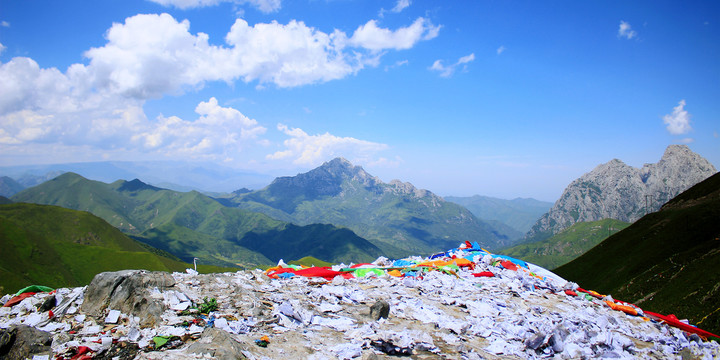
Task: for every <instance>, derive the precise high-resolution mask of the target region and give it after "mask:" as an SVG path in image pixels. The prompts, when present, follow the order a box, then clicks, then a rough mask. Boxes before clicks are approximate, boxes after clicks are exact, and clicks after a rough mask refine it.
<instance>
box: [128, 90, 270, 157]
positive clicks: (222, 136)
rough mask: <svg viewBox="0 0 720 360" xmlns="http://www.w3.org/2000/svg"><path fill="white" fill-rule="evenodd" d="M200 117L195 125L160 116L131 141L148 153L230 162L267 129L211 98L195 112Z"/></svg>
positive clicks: (175, 118)
mask: <svg viewBox="0 0 720 360" xmlns="http://www.w3.org/2000/svg"><path fill="white" fill-rule="evenodd" d="M195 112H196V113H197V114H198V115H200V116H199V117H198V118H197V119H195V120H194V121H188V120H183V119H181V118H179V117H177V116H170V117H163V116H160V117H158V119H157V122H155V123H154V124H151V125H150V126H148V128H147V129H146V131H143V132H140V133H138V134H136V135H134V136H133V137H132V139H131V140H132V141H133V142H134V143H137V144H139V145H140V146H143V147H144V148H145V149H147V150H156V149H157V150H159V151H161V152H162V153H165V154H168V155H170V154H172V155H181V156H187V157H191V158H212V159H218V157H220V159H219V160H223V161H225V160H232V158H233V157H234V156H236V155H237V154H238V153H239V152H240V151H241V149H242V148H243V147H246V146H247V145H248V141H253V140H255V139H258V137H259V136H260V135H262V134H264V133H265V131H266V128H265V127H263V126H260V125H258V122H257V121H256V120H254V119H250V118H248V117H247V116H245V115H243V114H242V113H241V112H240V111H238V110H236V109H233V108H230V107H221V106H219V105H218V101H217V99H215V98H214V97H212V98H210V99H209V100H208V101H206V102H201V103H200V104H198V106H197V107H196V108H195Z"/></svg>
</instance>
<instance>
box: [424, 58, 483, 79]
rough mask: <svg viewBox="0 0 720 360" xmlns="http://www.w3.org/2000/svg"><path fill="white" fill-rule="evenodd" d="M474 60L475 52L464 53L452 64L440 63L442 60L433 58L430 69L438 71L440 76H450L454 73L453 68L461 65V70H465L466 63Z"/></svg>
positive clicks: (455, 68)
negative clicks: (464, 54)
mask: <svg viewBox="0 0 720 360" xmlns="http://www.w3.org/2000/svg"><path fill="white" fill-rule="evenodd" d="M473 60H475V53H472V54H470V55H466V56H463V57H461V58H460V59H458V61H457V62H456V63H454V64H452V65H448V66H445V65H443V63H442V60H435V62H434V63H433V64H432V66H430V70H434V71H437V72H439V73H440V76H442V77H450V76H452V74H454V73H455V70H457V68H458V67H460V66H462V68H463V70H466V65H465V64H467V63H469V62H471V61H473Z"/></svg>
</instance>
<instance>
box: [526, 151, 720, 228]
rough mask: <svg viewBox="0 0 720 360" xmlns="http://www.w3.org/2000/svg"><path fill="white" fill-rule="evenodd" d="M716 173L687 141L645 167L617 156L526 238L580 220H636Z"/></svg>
mask: <svg viewBox="0 0 720 360" xmlns="http://www.w3.org/2000/svg"><path fill="white" fill-rule="evenodd" d="M716 172H717V170H716V169H715V167H714V166H713V165H712V164H711V163H710V162H709V161H707V160H706V159H705V158H703V157H702V156H700V155H698V154H696V153H694V152H692V151H691V150H690V149H689V148H688V147H687V146H686V145H670V146H668V148H667V149H666V150H665V153H664V154H663V156H662V158H661V159H660V161H658V162H657V163H655V164H645V165H644V166H643V167H642V168H641V169H637V168H634V167H632V166H629V165H627V164H625V163H624V162H622V161H620V160H618V159H613V160H611V161H610V162H608V163H605V164H601V165H599V166H597V167H596V168H595V169H593V170H592V171H591V172H589V173H586V174H584V175H583V176H581V177H580V178H578V179H576V180H574V181H573V182H572V183H570V185H568V187H567V188H566V189H565V191H563V194H562V195H561V196H560V199H559V200H558V201H557V202H555V204H554V205H553V207H552V208H551V209H550V210H549V211H548V212H547V213H546V214H544V215H543V216H542V217H541V218H540V219H538V221H537V222H536V223H535V225H534V226H533V228H532V229H531V230H530V231H529V232H528V233H527V234H526V235H525V238H526V239H535V240H542V239H545V238H548V237H550V236H552V235H555V234H557V233H559V232H560V231H562V230H564V229H566V228H568V227H570V226H572V225H573V224H575V223H577V222H587V221H597V220H602V219H607V218H611V219H616V220H621V221H625V222H634V221H635V220H637V219H639V218H641V217H642V216H643V215H645V214H646V213H647V212H654V211H657V210H658V209H660V207H661V206H662V205H663V204H664V203H666V202H667V201H669V200H671V199H672V198H673V197H675V196H677V195H678V194H680V193H681V192H683V191H685V190H687V189H689V188H690V187H692V186H693V185H695V184H697V183H699V182H701V181H703V180H705V179H707V178H708V177H710V176H712V175H713V174H715V173H716ZM646 204H647V208H646ZM543 234H544V235H543Z"/></svg>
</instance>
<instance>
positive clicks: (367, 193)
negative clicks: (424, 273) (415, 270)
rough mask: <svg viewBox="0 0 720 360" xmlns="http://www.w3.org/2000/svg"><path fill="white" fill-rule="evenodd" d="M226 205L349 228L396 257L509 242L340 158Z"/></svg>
mask: <svg viewBox="0 0 720 360" xmlns="http://www.w3.org/2000/svg"><path fill="white" fill-rule="evenodd" d="M224 201H225V202H226V203H228V204H230V203H233V204H236V205H237V206H238V207H240V208H243V209H248V210H252V211H258V212H263V213H265V214H268V215H269V216H272V217H274V218H277V219H282V220H285V221H292V222H294V223H298V224H310V223H324V224H333V225H337V226H343V227H347V228H349V229H351V230H353V231H355V232H356V233H357V234H358V235H360V236H362V237H364V238H366V239H368V240H370V241H372V242H373V243H374V244H376V245H377V246H379V247H380V248H381V249H383V250H384V251H385V252H386V254H388V255H389V256H395V257H396V256H404V255H407V254H428V253H432V252H436V251H442V250H446V249H448V248H452V247H456V246H457V245H458V244H459V243H460V242H463V241H466V240H469V241H477V242H479V243H480V244H483V245H484V246H487V247H489V248H492V249H494V248H498V247H500V246H503V245H505V244H507V243H508V242H509V239H508V238H507V237H505V236H503V235H502V234H500V233H499V232H497V231H496V230H495V229H493V228H492V226H490V225H488V224H487V223H485V222H483V221H481V220H479V219H478V218H477V217H475V216H474V215H473V214H472V213H471V212H470V211H468V210H467V209H465V208H464V207H462V206H460V205H457V204H455V203H452V202H448V201H445V200H444V199H442V198H441V197H439V196H437V195H435V194H433V193H432V192H430V191H427V190H420V189H417V188H415V187H414V186H413V185H411V184H409V183H403V182H400V181H398V180H393V181H391V182H390V183H383V182H382V181H380V180H379V179H378V178H375V177H373V176H371V175H370V174H368V173H367V172H365V170H363V169H362V167H360V166H353V165H352V164H351V163H350V162H348V161H347V160H345V159H342V158H336V159H334V160H332V161H328V162H326V163H325V164H323V165H322V166H320V167H318V168H316V169H313V170H311V171H309V172H307V173H303V174H299V175H297V176H287V177H279V178H276V179H275V180H274V181H273V182H272V183H271V184H270V185H268V186H267V187H265V188H264V189H262V190H258V191H254V192H250V193H245V194H242V193H236V194H234V195H233V197H231V198H228V199H224Z"/></svg>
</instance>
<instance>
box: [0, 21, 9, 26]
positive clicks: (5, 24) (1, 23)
mask: <svg viewBox="0 0 720 360" xmlns="http://www.w3.org/2000/svg"><path fill="white" fill-rule="evenodd" d="M0 26H2V27H10V23H9V22H7V21H5V20H3V21H0Z"/></svg>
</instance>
